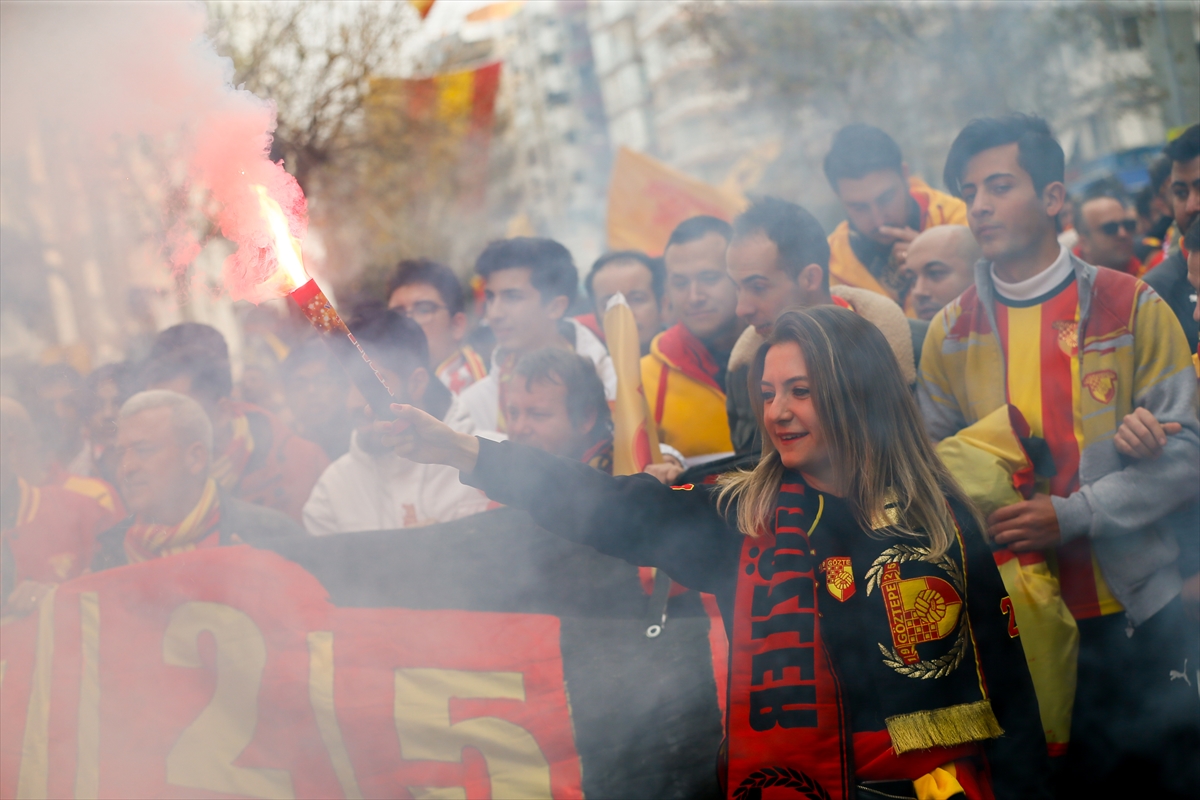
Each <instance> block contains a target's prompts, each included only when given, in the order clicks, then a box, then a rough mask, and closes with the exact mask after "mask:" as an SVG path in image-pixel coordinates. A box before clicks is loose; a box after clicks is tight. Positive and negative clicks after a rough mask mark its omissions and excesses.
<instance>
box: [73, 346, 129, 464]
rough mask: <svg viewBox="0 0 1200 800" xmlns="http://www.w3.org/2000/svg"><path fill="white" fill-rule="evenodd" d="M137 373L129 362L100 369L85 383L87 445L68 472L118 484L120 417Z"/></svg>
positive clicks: (81, 401) (83, 409)
mask: <svg viewBox="0 0 1200 800" xmlns="http://www.w3.org/2000/svg"><path fill="white" fill-rule="evenodd" d="M135 377H136V376H135V370H134V368H133V367H132V366H131V365H130V364H129V363H128V362H124V361H123V362H120V363H118V364H105V365H104V366H102V367H97V368H96V369H95V370H93V371H92V372H91V373H90V374H89V375H88V376H87V378H86V379H85V380H84V384H83V391H82V392H81V395H80V399H79V410H80V415H81V416H82V418H83V420H84V430H85V432H86V440H87V441H86V446H85V448H84V449H83V450H82V451H81V452H80V455H79V457H78V458H76V459H75V460H74V461H73V462H72V463H71V464H70V465H69V466H68V470H69V471H70V472H72V473H73V474H76V475H81V476H84V477H92V478H100V479H101V480H103V481H104V482H106V483H108V484H109V485H111V486H116V485H117V451H116V448H115V446H114V445H115V444H116V439H117V414H118V412H120V410H121V405H122V404H123V403H124V402H125V401H126V400H127V399H129V396H130V395H131V394H133V383H134V380H135Z"/></svg>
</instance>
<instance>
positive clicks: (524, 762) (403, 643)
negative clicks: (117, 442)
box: [0, 547, 582, 799]
mask: <svg viewBox="0 0 1200 800" xmlns="http://www.w3.org/2000/svg"><path fill="white" fill-rule="evenodd" d="M559 626H560V621H559V619H558V618H556V617H554V616H549V615H544V614H515V613H497V612H485V611H459V610H429V611H419V610H410V609H401V608H373V609H360V608H338V607H334V606H333V605H331V604H330V603H329V601H328V596H327V593H326V590H325V588H324V587H323V586H322V585H321V583H319V582H318V581H317V580H316V579H315V578H314V577H313V576H312V575H311V574H310V573H309V572H307V571H305V570H304V569H303V568H301V567H300V566H298V565H297V564H296V563H294V562H292V561H289V560H287V559H285V558H283V557H281V556H279V555H276V554H274V553H271V552H266V551H261V550H254V549H251V548H248V547H229V548H220V549H213V550H203V551H196V552H193V553H188V554H184V555H179V556H174V557H171V558H169V559H162V560H158V561H152V562H147V563H144V564H139V565H136V566H131V567H125V568H122V569H118V570H112V571H109V572H102V573H98V574H94V575H88V576H84V577H82V578H79V579H76V580H74V581H71V582H69V583H67V584H64V585H63V586H61V587H59V588H58V589H57V591H56V592H55V593H54V594H52V595H50V596H49V597H48V598H46V600H45V601H43V603H42V605H41V606H40V608H39V609H38V611H37V612H35V613H34V614H33V615H31V616H29V617H27V618H25V619H21V620H17V621H13V622H9V623H7V624H5V625H4V626H3V629H2V636H0V722H2V725H3V735H2V736H0V796H2V797H28V798H46V797H76V798H91V797H168V798H171V797H228V796H236V797H259V798H293V797H348V798H350V797H407V798H418V799H420V798H466V797H472V798H475V797H480V798H483V797H496V798H499V797H527V798H533V797H551V796H553V797H582V789H581V780H582V777H581V767H580V758H579V755H578V753H577V751H576V745H575V739H574V733H573V729H572V721H571V717H570V710H569V706H568V702H567V697H566V688H565V683H564V678H563V663H562V655H561V649H560V627H559Z"/></svg>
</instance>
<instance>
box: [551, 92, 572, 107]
mask: <svg viewBox="0 0 1200 800" xmlns="http://www.w3.org/2000/svg"><path fill="white" fill-rule="evenodd" d="M569 102H571V96H570V95H569V94H567V93H566V92H546V105H548V106H565V105H566V104H567V103H569Z"/></svg>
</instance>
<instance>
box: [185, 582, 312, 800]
mask: <svg viewBox="0 0 1200 800" xmlns="http://www.w3.org/2000/svg"><path fill="white" fill-rule="evenodd" d="M203 631H208V632H209V633H211V634H212V635H213V638H214V639H215V640H216V644H217V686H216V689H214V690H213V696H212V700H210V701H209V703H208V705H207V706H206V707H205V708H204V710H203V711H201V712H200V716H198V717H196V719H195V720H194V721H193V722H192V724H191V725H189V726H188V727H187V728H186V729H185V730H184V732H183V733H182V734H181V735H180V736H179V741H178V742H176V743H175V746H174V747H172V748H171V752H170V753H169V754H168V755H167V783H170V784H173V785H175V786H183V787H185V788H188V789H203V790H205V791H209V792H224V793H225V794H234V795H242V796H245V797H261V798H264V800H293V798H295V793H294V792H293V790H292V776H291V775H290V774H289V773H288V771H287V770H284V769H265V768H258V767H255V768H251V767H236V766H234V764H233V762H234V761H235V760H236V759H237V758H238V756H240V755H241V754H242V751H243V750H245V749H246V746H247V745H249V744H250V740H251V739H253V738H254V729H255V727H257V725H258V689H259V686H260V685H261V684H262V674H263V669H264V668H265V667H266V664H267V645H266V643H265V642H264V641H263V635H262V632H261V631H260V630H259V629H258V626H257V625H255V624H254V620H252V619H250V617H249V616H247V615H246V614H245V613H243V612H241V611H238V610H237V609H236V608H232V607H230V606H226V605H221V604H220V603H205V602H190V603H184V604H183V605H181V606H179V608H177V609H175V613H173V614H172V615H171V622H170V624H169V625H167V634H166V637H165V638H164V639H163V661H165V662H166V663H168V664H170V665H172V666H176V667H201V666H203V664H202V662H201V661H200V651H199V648H198V647H197V646H196V639H197V637H199V635H200V634H201V633H202V632H203Z"/></svg>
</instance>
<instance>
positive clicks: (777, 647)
mask: <svg viewBox="0 0 1200 800" xmlns="http://www.w3.org/2000/svg"><path fill="white" fill-rule="evenodd" d="M884 525H886V523H884V524H882V525H881V526H880V527H881V528H882V527H884ZM871 533H873V535H869V532H866V531H864V530H863V529H862V527H861V526H860V525H859V524H858V523H857V522H856V521H855V520H854V517H853V515H852V514H851V513H850V510H849V507H848V506H847V505H846V503H845V502H843V501H842V500H840V499H838V498H835V497H831V496H828V495H823V494H821V493H819V492H816V491H814V490H813V489H811V488H808V487H806V486H805V485H804V484H803V482H802V480H801V479H800V477H799V476H798V475H797V474H795V473H791V472H789V473H788V474H787V475H785V477H784V482H783V485H782V487H781V489H780V493H779V499H778V501H777V504H776V510H775V524H774V530H771V531H765V532H763V534H762V535H761V536H759V537H757V538H750V537H747V538H746V541H745V543H744V544H743V546H742V555H741V563H740V564H739V573H738V584H737V591H736V597H735V601H734V602H735V611H734V623H733V642H732V644H731V648H730V649H731V652H732V658H731V676H730V691H729V721H728V725H729V727H728V734H729V743H728V748H729V752H728V790H729V791H728V796H729V797H732V798H737V799H738V800H742V798H749V797H751V796H761V790H762V789H764V788H768V787H771V786H777V785H779V786H782V785H783V784H784V783H786V784H787V787H788V788H790V789H792V790H794V791H796V792H798V794H799V796H807V797H812V798H820V797H830V798H834V799H835V800H836V798H843V797H853V796H854V794H855V788H854V787H855V785H856V784H857V783H861V782H863V781H876V780H877V781H893V780H910V781H911V780H914V779H916V778H918V777H920V776H922V775H925V774H926V773H928V772H930V771H932V770H933V769H935V768H937V767H939V766H941V765H943V764H947V763H949V762H952V761H955V760H956V759H960V758H964V757H967V756H971V755H973V754H975V753H976V752H977V745H976V742H978V741H980V740H983V739H987V738H990V737H994V736H998V735H999V734H1000V733H1001V731H1000V727H999V724H998V723H997V722H996V719H995V717H994V715H993V714H992V710H991V705H990V702H989V700H988V697H987V690H986V684H985V683H984V681H983V674H982V670H981V669H980V666H979V664H978V661H977V658H976V652H975V643H974V636H973V634H972V632H971V625H970V622H969V620H968V617H967V613H966V597H967V581H968V575H967V570H966V566H965V563H964V557H963V549H964V548H963V542H962V538H961V535H960V536H959V537H958V540H957V541H956V542H955V543H954V544H953V545H952V547H951V548H950V551H949V552H948V553H947V554H946V555H945V556H942V557H939V558H935V559H933V560H928V559H926V558H925V556H926V555H927V554H928V553H927V551H925V550H924V549H923V548H922V547H921V546H920V542H919V541H918V540H915V539H912V538H901V537H894V536H887V535H886V533H885V532H884V531H882V530H878V531H875V532H871ZM781 782H782V783H781Z"/></svg>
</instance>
